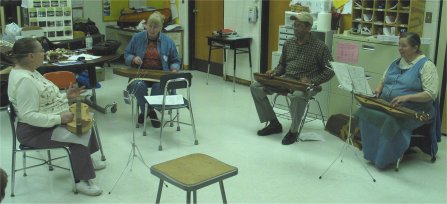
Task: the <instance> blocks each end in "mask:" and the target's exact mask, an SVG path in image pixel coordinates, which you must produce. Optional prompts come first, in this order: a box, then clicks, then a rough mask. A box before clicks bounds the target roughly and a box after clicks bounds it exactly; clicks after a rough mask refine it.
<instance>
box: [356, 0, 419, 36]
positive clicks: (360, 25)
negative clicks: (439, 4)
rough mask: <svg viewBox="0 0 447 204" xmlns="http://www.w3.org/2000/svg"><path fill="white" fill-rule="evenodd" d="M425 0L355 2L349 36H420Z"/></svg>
mask: <svg viewBox="0 0 447 204" xmlns="http://www.w3.org/2000/svg"><path fill="white" fill-rule="evenodd" d="M424 12H425V0H355V1H354V3H353V5H352V28H351V34H357V35H365V36H371V35H387V36H398V35H399V34H400V33H403V32H407V31H409V32H415V33H418V34H420V35H421V34H422V31H423V26H424V25H423V21H422V20H421V19H423V18H424Z"/></svg>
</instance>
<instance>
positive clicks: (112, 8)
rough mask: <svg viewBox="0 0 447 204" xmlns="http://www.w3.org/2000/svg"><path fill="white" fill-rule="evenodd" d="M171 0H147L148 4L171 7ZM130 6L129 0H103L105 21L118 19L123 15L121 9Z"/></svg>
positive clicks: (157, 6)
mask: <svg viewBox="0 0 447 204" xmlns="http://www.w3.org/2000/svg"><path fill="white" fill-rule="evenodd" d="M169 2H170V1H169V0H147V6H152V7H155V8H156V9H160V8H169V6H170V4H169ZM124 8H129V0H102V11H103V12H102V17H103V18H102V19H103V21H117V20H118V18H119V17H120V15H121V10H122V9H124Z"/></svg>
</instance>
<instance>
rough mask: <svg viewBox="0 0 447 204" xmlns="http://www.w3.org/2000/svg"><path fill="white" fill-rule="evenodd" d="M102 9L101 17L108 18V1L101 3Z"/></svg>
mask: <svg viewBox="0 0 447 204" xmlns="http://www.w3.org/2000/svg"><path fill="white" fill-rule="evenodd" d="M102 8H103V15H104V16H110V1H109V0H105V1H104V2H103V5H102Z"/></svg>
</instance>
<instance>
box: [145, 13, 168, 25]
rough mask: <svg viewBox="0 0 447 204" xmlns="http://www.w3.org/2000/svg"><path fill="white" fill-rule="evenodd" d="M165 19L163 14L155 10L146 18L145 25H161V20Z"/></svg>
mask: <svg viewBox="0 0 447 204" xmlns="http://www.w3.org/2000/svg"><path fill="white" fill-rule="evenodd" d="M164 21H165V16H163V14H161V13H160V12H158V11H156V12H154V13H153V14H151V15H150V16H149V18H148V19H147V25H157V26H163V22H164Z"/></svg>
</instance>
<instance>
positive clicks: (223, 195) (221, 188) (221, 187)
mask: <svg viewBox="0 0 447 204" xmlns="http://www.w3.org/2000/svg"><path fill="white" fill-rule="evenodd" d="M219 186H220V193H221V194H222V201H223V203H224V204H226V203H227V197H226V196H225V188H224V185H223V181H219Z"/></svg>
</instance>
